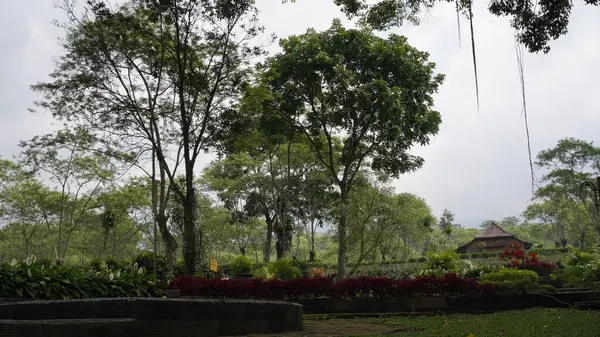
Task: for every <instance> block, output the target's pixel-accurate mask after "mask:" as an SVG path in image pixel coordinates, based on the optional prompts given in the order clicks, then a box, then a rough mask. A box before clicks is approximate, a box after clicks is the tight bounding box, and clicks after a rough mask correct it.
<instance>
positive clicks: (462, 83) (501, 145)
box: [0, 0, 600, 227]
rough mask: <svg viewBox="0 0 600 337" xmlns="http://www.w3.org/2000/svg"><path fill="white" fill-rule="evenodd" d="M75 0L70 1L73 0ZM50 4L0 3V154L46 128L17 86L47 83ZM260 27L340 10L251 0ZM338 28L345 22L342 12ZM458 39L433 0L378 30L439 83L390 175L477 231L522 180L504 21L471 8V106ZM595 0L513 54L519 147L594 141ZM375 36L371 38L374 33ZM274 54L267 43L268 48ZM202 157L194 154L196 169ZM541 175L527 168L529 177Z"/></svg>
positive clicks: (306, 2) (325, 21)
mask: <svg viewBox="0 0 600 337" xmlns="http://www.w3.org/2000/svg"><path fill="white" fill-rule="evenodd" d="M79 1H82V0H79ZM53 3H54V1H53V0H27V1H4V3H3V10H2V11H0V51H1V52H0V157H2V158H6V159H10V158H11V157H12V156H13V155H16V154H18V152H19V147H18V142H19V141H20V140H27V139H30V138H31V137H33V136H35V135H39V134H44V133H48V132H51V131H52V130H53V128H57V127H58V126H57V125H56V123H55V122H54V121H53V120H52V118H51V117H50V116H48V115H47V114H44V113H43V112H40V113H35V114H34V113H31V112H29V111H28V109H29V108H32V107H33V102H34V101H35V100H36V99H38V98H39V97H38V96H37V94H35V93H33V92H31V91H30V89H29V86H30V85H31V84H34V83H36V82H40V81H45V80H48V74H49V73H50V72H51V71H52V70H53V59H56V58H57V57H58V56H60V55H61V50H60V47H59V46H58V44H57V39H58V38H59V37H60V36H61V35H62V30H61V29H60V28H57V27H55V26H54V25H53V24H52V21H53V20H59V21H60V20H62V19H64V15H63V13H62V12H61V10H59V9H56V8H54V6H53ZM257 6H258V8H259V10H260V11H261V14H260V19H261V22H262V24H263V25H264V26H265V27H266V29H267V32H269V33H275V34H276V35H277V36H278V37H281V38H283V37H286V36H289V35H293V34H302V33H303V32H305V31H306V29H308V28H311V27H313V28H315V29H316V30H324V29H327V28H328V27H329V26H330V24H331V21H332V20H333V18H336V17H337V18H343V14H342V13H340V12H339V10H338V9H337V7H336V6H334V5H333V1H332V0H298V1H297V2H296V3H294V4H285V5H283V4H281V1H280V0H257ZM344 22H345V23H346V24H347V25H349V26H350V25H351V23H350V22H349V21H347V20H344ZM460 23H461V29H462V31H461V33H460V36H461V40H462V46H460V45H459V34H458V29H457V19H456V13H455V12H454V11H453V5H450V4H446V3H442V4H439V5H438V6H437V7H436V8H435V9H433V10H431V11H430V12H429V13H427V14H426V15H424V20H423V22H422V23H421V24H420V25H419V26H411V25H407V26H405V27H402V28H396V29H393V30H391V31H390V32H389V33H394V34H399V35H405V36H406V37H407V38H408V42H409V43H410V44H411V45H413V46H414V47H416V48H418V49H420V50H424V51H427V52H429V53H430V58H431V60H432V61H434V62H435V63H436V64H437V67H436V69H437V72H439V73H443V74H445V75H446V81H445V82H444V84H443V86H442V87H441V88H440V90H439V93H438V94H437V95H436V96H435V109H436V110H437V111H439V112H440V113H441V116H442V120H443V123H442V125H441V127H440V132H439V134H438V135H437V136H435V137H433V138H432V140H431V143H430V144H429V145H427V146H424V147H416V148H414V149H413V150H412V153H413V154H417V155H420V156H422V157H423V158H424V159H425V164H424V166H423V168H421V169H420V170H419V171H417V172H415V173H412V174H406V175H403V176H401V177H400V179H398V180H397V181H395V182H394V186H395V188H396V191H397V192H410V193H414V194H416V195H418V196H420V197H423V198H424V199H425V200H426V201H427V203H428V204H429V205H430V206H431V208H432V210H433V211H434V213H435V215H437V216H439V215H441V213H442V210H443V209H444V208H448V209H450V210H451V211H452V212H454V213H455V221H456V222H457V223H459V224H462V225H463V226H466V227H477V226H478V225H479V224H480V223H481V222H482V221H484V220H500V219H502V218H503V217H507V216H518V215H520V214H521V213H522V212H523V211H524V209H525V208H526V207H527V205H528V204H529V203H530V202H531V197H532V193H531V177H530V171H529V162H528V154H527V140H526V136H525V124H524V118H523V115H522V104H521V87H520V82H519V76H518V68H517V59H516V52H515V44H514V39H513V31H512V29H511V28H510V26H509V22H508V20H507V19H505V18H497V17H494V16H492V15H491V14H489V13H488V11H487V7H486V5H485V2H482V1H476V3H475V5H474V22H473V24H474V29H475V43H476V54H477V66H478V72H479V90H480V102H481V104H480V108H479V110H478V109H477V104H476V96H475V85H474V75H473V64H472V59H471V53H472V51H471V48H470V43H469V41H470V34H469V30H468V21H467V20H466V19H465V18H461V21H460ZM598 32H600V8H597V7H589V6H587V7H585V6H583V5H582V4H581V2H575V6H574V10H573V13H572V17H571V23H570V25H569V33H568V34H567V35H566V36H563V37H561V38H560V39H559V40H557V41H555V42H553V43H552V45H551V46H552V50H551V52H550V53H549V54H547V55H544V54H540V55H535V54H526V55H525V61H524V70H525V73H524V75H525V85H526V95H527V108H528V117H529V125H530V132H531V150H532V153H533V154H534V155H535V154H536V153H538V152H539V151H540V150H543V149H547V148H550V147H552V146H554V145H555V144H556V143H557V142H558V140H560V139H562V138H565V137H575V138H579V139H583V140H586V141H595V142H596V143H600V141H599V139H598V138H600V134H599V133H598V129H599V127H600V118H599V117H600V114H599V112H598V108H599V107H600V82H599V81H597V79H598V78H600V62H599V61H600V39H599V37H600V36H599V33H598ZM384 35H385V34H382V36H384ZM271 48H272V50H273V52H276V51H277V50H278V47H277V46H276V45H274V46H272V47H271ZM211 159H212V157H211V156H206V157H204V158H202V163H201V165H206V164H207V163H208V162H209V161H210V160H211ZM540 174H541V172H538V175H540Z"/></svg>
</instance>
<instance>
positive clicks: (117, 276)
mask: <svg viewBox="0 0 600 337" xmlns="http://www.w3.org/2000/svg"><path fill="white" fill-rule="evenodd" d="M115 276H116V278H119V277H120V276H121V271H120V270H117V274H116V275H115Z"/></svg>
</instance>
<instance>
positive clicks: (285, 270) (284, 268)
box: [269, 260, 302, 280]
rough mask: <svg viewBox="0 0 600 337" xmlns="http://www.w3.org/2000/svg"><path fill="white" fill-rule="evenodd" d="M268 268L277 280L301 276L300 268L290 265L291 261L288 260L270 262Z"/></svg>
mask: <svg viewBox="0 0 600 337" xmlns="http://www.w3.org/2000/svg"><path fill="white" fill-rule="evenodd" d="M269 270H270V271H271V272H272V273H273V274H274V275H275V278H277V279H279V280H289V279H294V278H299V277H302V272H301V271H300V269H298V267H295V266H294V265H292V262H290V261H289V260H279V261H275V262H272V263H271V264H270V265H269Z"/></svg>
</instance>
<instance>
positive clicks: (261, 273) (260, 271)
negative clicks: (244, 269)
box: [253, 266, 275, 280]
mask: <svg viewBox="0 0 600 337" xmlns="http://www.w3.org/2000/svg"><path fill="white" fill-rule="evenodd" d="M253 276H254V278H255V279H262V280H272V279H274V278H275V274H273V273H272V272H271V270H269V267H267V266H263V267H260V268H257V269H255V270H254V275H253Z"/></svg>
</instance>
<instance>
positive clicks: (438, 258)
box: [425, 251, 460, 273]
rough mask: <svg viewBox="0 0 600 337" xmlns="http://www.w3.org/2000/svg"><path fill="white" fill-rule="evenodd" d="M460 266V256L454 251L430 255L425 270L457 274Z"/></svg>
mask: <svg viewBox="0 0 600 337" xmlns="http://www.w3.org/2000/svg"><path fill="white" fill-rule="evenodd" d="M459 264H460V259H459V257H458V254H457V253H455V252H454V251H446V252H443V253H440V254H428V255H427V262H426V263H425V269H430V270H440V271H444V272H447V273H449V272H455V271H456V270H457V269H458V267H459Z"/></svg>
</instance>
